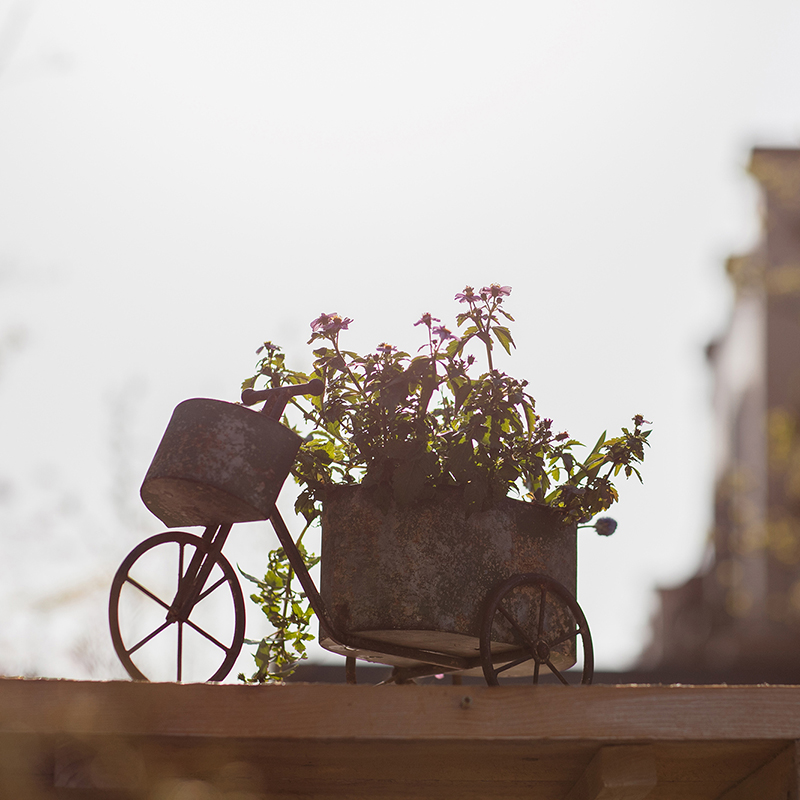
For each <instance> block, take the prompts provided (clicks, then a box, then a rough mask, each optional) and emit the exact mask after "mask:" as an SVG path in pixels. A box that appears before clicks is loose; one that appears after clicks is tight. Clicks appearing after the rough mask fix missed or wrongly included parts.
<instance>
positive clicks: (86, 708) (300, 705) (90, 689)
mask: <svg viewBox="0 0 800 800" xmlns="http://www.w3.org/2000/svg"><path fill="white" fill-rule="evenodd" d="M465 697H469V698H470V699H469V702H465V699H464V698H465ZM15 731H29V732H36V731H39V732H42V733H54V732H68V733H75V734H80V733H85V734H102V735H150V736H152V735H156V736H158V735H161V736H213V737H239V738H255V739H263V740H271V739H284V740H300V739H317V740H319V739H333V740H358V739H361V740H364V739H368V740H374V739H386V740H413V741H435V740H439V739H454V740H464V741H468V740H472V741H493V740H498V741H512V740H519V739H531V738H533V739H548V740H558V739H561V740H590V741H594V742H596V743H598V744H601V743H608V744H639V743H642V742H648V741H661V742H668V741H676V742H680V741H685V740H693V741H747V740H762V741H763V740H767V741H770V740H772V741H775V740H783V741H785V742H788V741H794V740H797V739H800V687H789V686H744V687H719V686H717V687H706V686H696V687H684V686H674V687H666V686H622V687H614V686H584V687H572V688H565V687H561V686H552V687H544V686H540V687H508V688H506V687H482V686H478V687H469V688H468V689H467V688H465V687H459V686H392V687H380V688H379V687H373V686H347V685H312V684H293V685H287V686H241V685H217V686H213V685H207V684H193V685H177V684H134V683H129V682H108V683H99V682H98V683H89V682H85V683H84V682H75V681H48V680H7V679H6V680H0V732H8V733H13V732H15Z"/></svg>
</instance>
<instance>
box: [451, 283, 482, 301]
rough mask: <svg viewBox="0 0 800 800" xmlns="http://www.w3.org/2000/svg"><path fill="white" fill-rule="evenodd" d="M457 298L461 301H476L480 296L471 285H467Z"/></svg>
mask: <svg viewBox="0 0 800 800" xmlns="http://www.w3.org/2000/svg"><path fill="white" fill-rule="evenodd" d="M455 299H456V300H458V302H459V303H474V302H475V301H476V300H478V299H479V298H478V295H477V294H475V290H474V289H473V288H472V287H471V286H465V287H464V291H463V292H458V294H456V297H455Z"/></svg>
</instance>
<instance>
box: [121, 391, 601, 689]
mask: <svg viewBox="0 0 800 800" xmlns="http://www.w3.org/2000/svg"><path fill="white" fill-rule="evenodd" d="M321 391H322V384H321V382H319V381H312V382H311V383H310V384H303V385H301V386H292V387H284V388H281V389H268V390H263V391H260V392H256V391H253V390H246V391H245V392H243V395H242V401H243V403H245V405H252V404H255V403H257V402H260V401H262V400H266V403H265V406H264V408H263V409H262V412H263V413H256V412H254V411H252V410H250V409H247V408H244V407H242V406H239V405H235V404H232V403H224V402H221V401H217V400H203V399H195V400H187V401H185V402H184V403H181V404H180V405H179V406H178V407H177V408H176V409H175V412H174V414H173V417H172V419H171V421H170V423H169V425H168V427H167V430H166V432H165V434H164V437H163V439H162V442H161V444H160V445H159V448H158V450H157V452H156V455H155V457H154V459H153V463H152V464H151V466H150V469H149V470H148V473H147V476H146V477H145V480H144V484H143V486H142V492H141V494H142V499H143V501H144V503H145V505H146V506H147V507H148V508H149V509H150V510H151V511H152V512H153V513H154V514H155V515H156V516H157V517H158V518H159V519H161V520H162V521H163V522H164V523H165V524H167V525H168V526H170V527H174V526H183V525H186V526H194V525H202V526H204V527H205V532H204V533H203V535H202V536H197V535H195V534H191V533H186V532H183V531H168V532H166V533H162V534H159V535H157V536H153V537H151V538H149V539H147V540H146V541H144V542H142V543H141V544H140V545H138V546H137V547H136V548H134V549H133V551H132V552H131V553H130V554H129V555H128V556H127V557H126V558H125V560H124V561H123V563H122V565H121V566H120V568H119V570H118V571H117V573H116V576H115V577H114V580H113V583H112V588H111V596H110V601H109V623H110V628H111V636H112V641H113V644H114V648H115V650H116V652H117V655H118V656H119V658H120V660H121V661H122V663H123V665H124V666H125V669H126V670H127V671H128V673H129V674H130V675H131V677H132V678H134V679H135V680H148V679H151V678H152V677H153V676H152V674H148V672H149V668H148V667H147V666H146V665H147V656H148V653H149V652H151V651H152V652H154V653H155V656H154V657H152V658H151V662H150V663H153V661H157V662H158V663H159V664H162V663H163V662H164V661H165V660H167V659H168V660H169V663H170V664H171V667H170V674H169V676H168V677H169V679H172V680H178V681H181V680H186V671H185V664H186V663H187V662H188V661H189V660H190V652H189V651H190V648H191V658H192V659H194V660H198V659H199V660H200V662H201V663H202V664H203V668H204V669H205V670H206V671H205V673H204V677H203V680H210V681H219V680H222V679H223V678H224V677H225V676H226V675H227V674H228V672H229V671H230V669H231V668H232V666H233V664H234V662H235V661H236V658H237V657H238V655H239V652H240V651H241V647H242V644H243V641H244V627H245V626H244V622H245V611H244V600H243V595H242V590H241V588H240V586H239V582H238V579H237V577H236V574H235V571H234V569H233V567H232V566H231V565H230V563H229V562H228V561H227V559H226V558H225V557H224V556H223V555H222V548H223V546H224V544H225V541H226V539H227V537H228V535H229V533H230V530H231V526H232V525H233V524H234V523H236V522H247V521H252V520H266V519H269V520H270V522H271V524H272V526H273V528H274V529H275V532H276V534H277V536H278V539H279V541H280V543H281V545H282V547H283V548H284V550H285V551H286V553H287V556H288V558H289V561H290V563H291V565H292V568H293V569H294V571H295V573H296V574H297V577H298V579H299V581H300V583H301V585H302V587H303V591H304V592H305V594H306V596H307V597H308V599H309V602H310V604H311V606H312V608H313V609H314V611H315V613H316V615H317V618H318V620H319V626H320V632H319V633H320V637H319V638H320V643H321V644H322V646H323V647H325V648H326V649H328V650H330V651H332V652H336V653H340V654H341V655H344V656H345V657H346V659H347V662H346V663H347V676H348V680H350V681H354V679H355V678H354V676H355V670H354V664H355V659H357V658H358V659H364V660H368V661H376V662H379V663H385V664H390V665H393V666H394V667H395V670H394V673H393V680H396V681H398V682H403V681H406V680H412V679H413V678H415V677H420V676H423V675H431V674H438V673H454V674H483V676H484V678H485V679H486V681H487V683H489V684H492V685H494V684H498V683H499V682H500V680H501V679H505V678H516V677H520V676H525V677H527V679H528V680H531V681H532V682H533V683H538V682H539V681H540V679H541V678H542V677H543V675H544V674H545V673H546V672H550V673H551V674H552V675H554V676H555V677H556V678H557V679H558V680H559V681H560V682H562V683H564V684H568V683H570V682H580V683H591V680H592V673H593V651H592V641H591V634H590V632H589V627H588V624H587V622H586V618H585V616H584V614H583V612H582V611H581V609H580V606H579V605H578V603H577V601H576V600H575V597H574V592H575V581H576V552H577V543H576V530H575V526H563V525H560V524H559V523H558V522H557V520H556V519H555V516H554V514H553V512H552V511H551V510H550V509H547V508H543V507H536V506H532V505H531V504H529V503H522V502H520V501H515V500H507V501H505V502H504V503H502V504H500V506H499V507H498V508H497V509H495V510H492V511H489V512H480V513H478V514H473V515H472V516H471V517H469V518H468V519H465V517H464V513H463V508H462V507H461V506H460V504H459V501H458V497H457V492H452V493H444V495H443V496H441V497H438V498H437V499H436V501H435V502H431V503H425V504H419V505H418V506H417V507H413V508H408V509H398V508H395V507H391V508H389V509H388V510H385V511H380V510H379V509H378V508H377V507H376V506H375V505H374V504H373V503H371V502H370V497H369V494H370V493H369V492H368V491H365V490H362V489H361V488H360V487H332V489H331V490H330V492H329V498H326V501H325V503H324V511H323V524H322V535H323V540H322V560H321V583H320V589H319V590H318V589H317V587H316V586H315V584H314V582H313V580H312V579H311V576H310V575H309V573H308V571H307V569H306V568H305V565H304V563H303V560H302V558H301V556H300V553H299V552H298V549H297V547H296V546H295V544H294V541H293V539H292V537H291V534H290V533H289V530H288V528H287V527H286V524H285V523H284V521H283V519H282V517H281V515H280V513H279V512H278V510H277V508H276V507H275V501H276V499H277V497H278V494H279V492H280V489H281V487H282V485H283V483H284V481H285V479H286V477H287V476H288V474H289V471H290V469H291V466H292V463H293V461H294V458H295V456H296V454H297V451H298V449H299V447H300V438H299V437H298V436H297V435H296V434H295V433H294V432H292V431H290V430H288V429H287V428H286V427H284V426H283V425H281V423H280V422H279V421H278V420H279V419H280V416H281V414H282V412H283V408H284V407H285V404H286V402H287V401H288V399H289V397H290V396H292V395H295V394H302V393H306V394H319V393H320V392H321ZM148 564H149V566H150V570H151V571H150V572H147V571H146V570H145V566H146V565H148ZM144 575H147V577H146V578H145V577H143V576H144ZM153 575H156V576H157V578H155V577H151V576H153ZM130 598H133V600H134V601H138V603H134V605H136V608H137V610H136V611H135V612H131V611H129V609H128V608H127V606H126V603H127V600H128V599H130ZM142 607H144V609H145V610H144V611H142ZM212 609H213V613H212ZM581 648H582V650H583V664H582V669H580V671H577V672H573V673H569V674H567V673H566V670H568V669H569V668H570V667H572V666H573V665H574V664H575V663H576V661H578V656H579V652H578V651H579V649H581ZM201 651H202V653H203V656H202V658H200V656H198V655H197V653H199V652H201ZM203 659H204V660H203Z"/></svg>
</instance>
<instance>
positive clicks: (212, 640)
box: [186, 619, 230, 653]
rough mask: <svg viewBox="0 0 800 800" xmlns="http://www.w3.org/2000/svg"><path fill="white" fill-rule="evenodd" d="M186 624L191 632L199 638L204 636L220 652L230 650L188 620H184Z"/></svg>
mask: <svg viewBox="0 0 800 800" xmlns="http://www.w3.org/2000/svg"><path fill="white" fill-rule="evenodd" d="M186 624H187V625H188V626H189V627H190V628H192V629H193V630H195V631H197V632H198V633H199V634H200V635H201V636H205V637H206V639H208V641H209V642H213V643H214V644H215V645H216V646H217V647H219V649H220V650H224V651H225V652H226V653H227V652H228V651H229V650H230V647H226V646H225V645H224V644H222V642H220V641H217V639H215V638H214V637H213V636H212V635H211V634H210V633H207V632H206V631H204V630H203V629H202V628H201V627H200V626H199V625H195V624H194V622H192V621H191V620H190V619H187V620H186Z"/></svg>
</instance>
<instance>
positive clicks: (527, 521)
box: [320, 486, 577, 669]
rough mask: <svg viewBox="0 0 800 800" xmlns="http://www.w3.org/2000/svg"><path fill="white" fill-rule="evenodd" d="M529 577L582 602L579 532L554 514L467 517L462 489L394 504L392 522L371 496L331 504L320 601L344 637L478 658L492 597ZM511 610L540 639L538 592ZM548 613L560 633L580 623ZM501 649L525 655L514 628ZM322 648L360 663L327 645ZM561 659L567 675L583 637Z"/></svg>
mask: <svg viewBox="0 0 800 800" xmlns="http://www.w3.org/2000/svg"><path fill="white" fill-rule="evenodd" d="M529 572H535V573H542V574H545V575H548V576H549V577H551V578H554V579H555V580H557V581H559V582H560V583H562V584H563V585H564V586H565V587H566V588H567V589H568V590H569V591H570V592H571V593H572V595H573V596H574V595H575V588H576V586H575V584H576V572H577V541H576V527H575V526H574V525H572V526H564V525H562V524H560V522H559V519H558V517H557V516H556V514H555V513H554V512H553V511H552V510H551V509H548V508H546V507H541V506H534V505H532V504H530V503H526V502H522V501H519V500H513V499H510V498H506V499H505V500H503V502H501V503H500V504H499V506H498V507H496V508H495V509H492V510H491V511H485V512H479V513H475V514H472V515H471V516H469V517H465V513H464V506H463V505H462V503H461V502H460V493H459V491H458V490H453V491H443V492H441V493H440V496H439V497H438V498H437V499H436V500H435V501H431V502H424V503H419V504H416V505H413V506H409V507H405V508H398V507H397V506H395V505H392V506H391V507H390V508H389V509H388V511H387V513H383V512H382V511H381V510H380V509H379V508H378V506H377V505H376V504H375V503H374V502H373V500H372V497H371V493H370V491H369V490H368V489H362V488H361V487H346V486H337V487H332V488H331V489H330V490H329V491H328V493H327V495H326V499H325V502H324V505H323V516H322V562H321V581H320V593H321V595H322V599H323V601H324V603H325V606H326V608H327V609H328V613H329V614H330V615H331V616H332V618H333V621H334V624H335V625H336V626H337V628H338V629H339V630H340V631H342V632H344V633H347V634H350V635H358V636H363V637H366V638H369V639H370V640H372V641H375V642H376V643H378V645H379V643H381V642H385V643H389V644H394V645H402V646H407V647H414V648H420V649H425V650H433V651H435V652H440V653H445V654H448V655H454V656H466V657H473V656H477V655H478V653H479V649H480V648H479V638H478V637H479V633H480V627H481V622H482V619H483V615H484V609H485V606H486V601H487V597H488V595H489V594H490V593H491V591H492V589H493V588H494V587H496V586H497V585H498V584H500V583H501V582H502V581H504V580H506V579H507V578H509V577H511V576H512V575H516V574H520V573H529ZM509 602H510V603H513V604H515V607H514V609H513V611H514V614H515V616H516V618H517V620H518V621H519V620H521V621H523V624H524V626H525V628H526V630H527V631H528V632H529V633H530V634H531V635H532V636H533V638H535V633H536V626H537V625H538V622H539V618H538V614H539V611H538V603H539V598H538V596H537V594H536V592H535V590H529V591H527V593H526V592H525V591H523V592H520V593H517V595H515V597H514V598H513V599H510V600H509ZM548 614H550V616H551V618H550V619H548V625H549V627H550V631H551V634H552V633H553V631H556V632H557V631H558V630H559V626H561V627H562V628H563V631H564V632H569V630H571V628H570V627H568V626H569V625H570V624H571V620H568V619H567V618H566V617H564V619H563V620H562V619H558V618H557V613H555V612H552V611H549V612H548ZM554 614H555V617H554ZM492 641H493V644H492V650H493V652H496V651H501V650H503V649H506V650H513V649H515V648H516V647H518V644H517V640H516V639H515V638H514V637H513V635H512V633H511V631H510V629H505V630H502V629H500V628H497V630H496V631H495V632H494V633H493V635H492ZM321 644H322V646H323V647H326V648H327V649H329V650H331V651H332V652H337V653H342V654H345V655H353V654H354V653H353V652H352V651H350V652H348V651H347V650H346V649H344V648H342V647H341V646H339V645H337V644H335V643H334V642H332V641H331V640H330V639H326V638H324V636H323V638H322V641H321ZM356 655H357V656H358V657H359V658H365V659H366V660H370V661H377V662H380V663H386V664H394V665H395V666H411V665H412V664H413V663H414V662H412V661H408V660H406V659H403V658H399V657H396V656H387V655H382V654H381V653H380V648H379V646H376V649H375V651H365V650H360V651H358V652H357V653H356ZM553 660H554V664H555V665H556V666H557V667H559V668H564V669H565V668H567V667H569V666H571V665H572V664H573V663H574V662H575V646H574V637H568V639H567V641H565V642H564V643H563V644H562V645H559V648H558V652H557V653H556V654H555V656H554V659H553ZM526 669H527V667H526Z"/></svg>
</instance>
